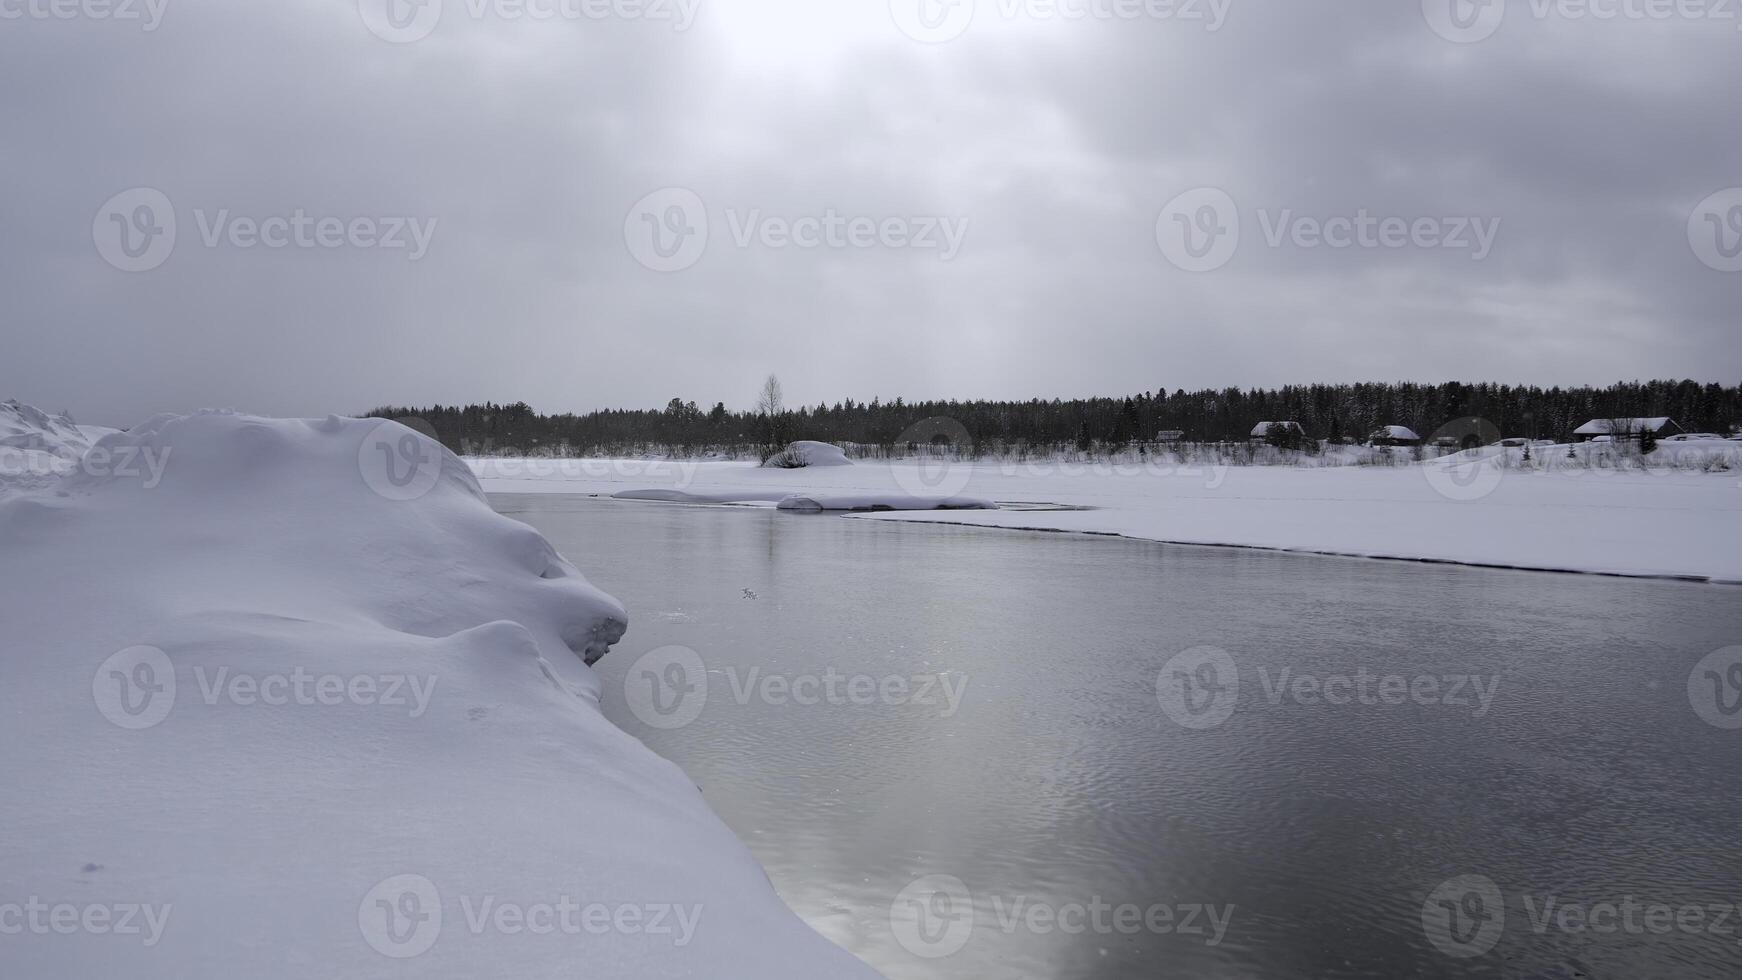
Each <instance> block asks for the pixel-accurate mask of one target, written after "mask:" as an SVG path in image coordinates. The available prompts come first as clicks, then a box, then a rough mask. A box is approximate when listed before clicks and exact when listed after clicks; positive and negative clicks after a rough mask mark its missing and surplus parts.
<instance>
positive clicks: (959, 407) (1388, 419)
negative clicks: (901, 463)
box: [369, 378, 1742, 455]
mask: <svg viewBox="0 0 1742 980" xmlns="http://www.w3.org/2000/svg"><path fill="white" fill-rule="evenodd" d="M769 382H770V384H769V385H765V386H764V388H763V390H762V392H760V393H759V395H758V397H757V402H758V408H756V409H750V410H733V409H730V408H727V407H726V405H725V404H724V403H721V404H716V405H714V406H713V407H712V408H711V409H704V408H702V407H700V406H698V405H697V404H696V403H695V402H693V401H685V400H683V399H681V398H673V399H672V400H671V401H670V402H669V403H668V404H667V405H666V407H665V408H664V409H663V410H637V409H616V410H606V411H596V412H588V413H587V414H585V415H571V414H564V415H540V414H539V413H538V412H536V411H534V410H533V408H532V407H531V406H530V405H527V404H525V403H524V402H516V403H514V404H510V405H497V404H483V405H467V406H464V407H461V406H456V405H433V406H429V407H426V408H411V407H399V406H384V407H382V408H378V409H375V410H374V411H372V412H370V413H369V414H370V415H371V416H373V417H380V418H397V419H405V418H408V417H409V418H417V419H421V420H423V421H424V422H425V423H427V424H428V426H429V427H431V428H433V430H434V433H435V435H436V437H437V438H438V439H440V440H441V442H442V443H443V444H444V445H446V446H447V447H448V448H450V449H453V450H454V451H456V452H459V453H462V454H469V455H489V454H492V453H504V454H509V453H512V454H538V455H545V454H551V455H591V454H596V453H610V452H622V451H633V450H674V451H679V452H701V451H708V450H720V451H726V452H735V451H741V450H743V449H745V448H747V447H765V446H771V445H783V444H784V443H785V442H788V441H790V440H794V439H815V440H819V441H822V442H832V443H837V444H849V443H853V444H859V445H861V446H865V447H882V448H883V449H884V450H885V451H899V450H901V449H903V448H907V444H909V443H915V442H937V441H941V439H940V437H946V438H948V439H949V441H950V442H951V443H952V444H954V443H959V442H961V441H962V439H963V434H964V433H965V437H966V439H967V440H968V441H969V442H970V443H971V445H970V446H958V447H957V448H959V449H964V450H968V451H972V452H980V453H999V452H1006V451H1013V450H1014V451H1022V450H1029V449H1048V448H1054V447H1074V448H1077V449H1081V450H1089V449H1092V448H1094V447H1097V446H1099V447H1108V446H1123V445H1127V444H1130V443H1134V442H1135V443H1139V444H1141V443H1148V442H1152V441H1154V440H1156V438H1157V435H1158V434H1159V433H1163V432H1180V433H1183V434H1184V435H1183V438H1184V440H1185V441H1189V442H1231V441H1242V440H1245V439H1247V438H1248V437H1249V435H1250V434H1251V432H1252V430H1253V428H1254V427H1255V426H1257V425H1258V424H1259V423H1260V422H1273V421H1294V422H1299V423H1300V424H1301V426H1302V427H1304V429H1305V430H1306V434H1307V435H1308V436H1309V437H1310V438H1312V439H1322V440H1328V441H1330V442H1332V443H1342V442H1360V441H1364V440H1365V439H1366V438H1367V436H1368V434H1369V433H1371V432H1372V431H1373V430H1374V429H1376V428H1377V427H1379V426H1381V425H1402V426H1408V427H1409V428H1411V429H1413V430H1415V431H1416V432H1417V433H1418V434H1420V435H1421V436H1423V437H1424V438H1430V439H1431V438H1432V437H1433V436H1434V435H1435V434H1436V433H1438V432H1441V431H1449V430H1448V429H1447V427H1457V426H1458V425H1459V424H1460V420H1466V419H1471V418H1476V419H1482V420H1485V422H1486V423H1488V424H1487V425H1484V426H1483V429H1484V431H1494V432H1498V433H1499V434H1501V435H1505V436H1524V437H1531V438H1544V439H1557V440H1562V439H1567V438H1569V437H1570V435H1571V433H1572V430H1573V429H1574V428H1576V427H1577V426H1579V425H1581V424H1583V423H1584V422H1586V421H1587V420H1590V419H1597V418H1626V417H1635V416H1662V415H1667V416H1669V417H1671V418H1673V419H1675V420H1676V421H1677V422H1678V423H1680V425H1681V427H1682V428H1683V429H1684V430H1686V431H1688V432H1717V433H1729V432H1730V431H1731V430H1732V428H1733V427H1735V426H1736V425H1738V424H1742V386H1739V385H1732V386H1728V387H1726V386H1723V385H1717V384H1704V385H1702V384H1698V383H1695V382H1693V381H1647V382H1637V381H1634V382H1622V383H1618V384H1614V385H1610V386H1609V387H1607V388H1590V387H1581V388H1558V387H1557V388H1546V389H1545V388H1535V387H1517V386H1512V385H1499V384H1462V383H1459V382H1448V383H1446V384H1439V385H1428V384H1411V383H1393V384H1384V383H1379V384H1341V385H1291V386H1288V387H1284V388H1281V389H1251V390H1241V389H1238V388H1225V389H1221V390H1216V391H1209V390H1206V391H1193V392H1188V391H1175V392H1173V393H1172V394H1168V393H1166V392H1165V391H1159V392H1144V393H1141V394H1136V395H1131V396H1128V397H1123V398H1087V399H1070V400H1062V399H1056V398H1055V399H1050V400H1043V399H1032V400H1030V401H921V402H906V401H903V400H902V399H900V398H897V399H895V400H894V401H889V402H884V401H880V400H878V399H875V398H874V399H872V400H871V401H869V402H856V401H853V400H852V399H850V398H849V399H843V400H842V401H839V402H836V403H835V404H834V405H814V406H800V407H797V408H788V407H786V406H784V405H783V404H782V403H781V400H780V391H779V384H778V382H777V381H776V380H775V379H773V378H770V379H769ZM770 386H772V390H770ZM771 405H772V406H773V407H774V411H773V412H770V411H768V409H769V407H770V406H771ZM935 419H948V420H953V423H954V424H946V425H943V426H940V425H939V424H937V423H935V422H933V423H928V422H927V420H935ZM958 426H959V427H958Z"/></svg>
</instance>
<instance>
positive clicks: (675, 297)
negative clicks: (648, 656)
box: [0, 0, 1742, 424]
mask: <svg viewBox="0 0 1742 980" xmlns="http://www.w3.org/2000/svg"><path fill="white" fill-rule="evenodd" d="M1594 2H1595V9H1592V8H1589V7H1585V6H1581V5H1575V4H1571V3H1569V4H1568V5H1566V6H1564V7H1563V6H1545V3H1546V0H1511V2H1510V4H1509V5H1508V4H1506V3H1504V2H1503V0H1494V2H1493V3H1491V4H1490V5H1489V6H1486V7H1481V6H1472V5H1470V4H1469V3H1468V2H1467V0H1426V3H1425V5H1424V4H1422V3H1418V2H1417V0H1348V2H1334V3H1333V2H1316V0H1314V2H1306V0H1215V2H1214V3H1212V2H1211V0H1180V2H1178V3H1176V4H1171V5H1170V4H1169V3H1167V2H1166V0H1154V2H1153V3H1146V2H1142V0H1056V3H1055V2H1054V0H1032V2H1027V3H1023V2H1019V0H979V2H978V3H977V4H976V3H974V2H973V0H957V2H956V3H955V5H953V6H952V5H950V4H949V3H947V2H944V0H893V2H891V0H424V2H423V5H422V6H418V5H416V4H414V3H412V2H410V0H362V2H361V3H359V0H274V2H271V3H264V2H247V3H242V2H237V0H0V85H3V86H4V91H5V92H6V93H7V95H6V98H5V99H4V101H3V102H0V166H3V172H4V176H5V190H4V192H3V194H0V227H3V228H4V231H5V234H4V237H3V239H0V296H3V297H4V298H3V300H0V302H3V303H4V313H3V316H0V341H3V343H0V397H5V396H11V397H18V398H22V399H24V400H26V401H30V402H34V403H38V404H40V405H42V407H45V408H49V409H54V410H58V409H70V410H72V411H73V412H74V414H75V415H78V416H80V417H81V419H82V420H84V421H91V422H107V423H112V424H125V423H128V422H131V421H134V420H136V419H138V418H140V417H143V416H145V415H148V414H151V413H153V412H157V411H164V410H186V409H192V408H196V407H201V406H231V407H236V408H241V409H245V410H250V411H255V412H262V413H272V414H296V415H319V414H325V413H327V412H340V413H345V412H360V411H363V410H366V409H368V408H371V407H373V406H375V405H378V404H381V403H397V404H405V403H411V404H418V405H423V404H428V403H432V402H444V403H455V402H467V401H481V400H486V399H492V400H498V401H511V400H516V399H521V400H525V401H527V402H529V403H531V404H532V405H533V406H534V407H536V408H538V409H540V410H542V411H571V410H572V411H584V410H588V409H592V408H598V407H615V406H636V407H650V406H659V405H663V404H664V403H665V402H666V401H667V400H668V399H670V398H671V397H674V396H679V397H682V398H684V399H686V400H688V399H694V400H696V401H698V402H701V403H703V404H704V405H707V404H711V403H712V402H714V401H719V400H723V401H725V402H726V403H727V404H728V405H731V406H733V407H748V406H749V404H750V402H751V400H752V399H753V397H754V395H755V390H756V388H757V386H758V384H759V382H760V380H761V379H762V377H763V376H765V375H766V374H768V373H769V372H771V371H773V372H778V373H779V374H780V376H781V378H782V379H783V381H784V382H785V387H786V392H787V397H788V401H789V403H797V402H805V403H814V402H816V401H819V400H824V399H826V400H828V401H831V402H833V401H836V400H839V399H840V398H841V397H843V396H851V397H854V398H857V399H865V400H868V399H870V398H871V397H872V396H881V397H883V398H884V399H886V400H887V399H890V398H893V397H895V396H896V395H902V396H905V397H907V398H909V399H913V398H920V397H957V398H972V397H1018V398H1027V397H1034V396H1040V397H1052V396H1064V397H1069V396H1074V395H1088V394H1124V393H1133V392H1136V391H1140V390H1153V389H1155V388H1158V387H1166V388H1169V389H1172V388H1179V387H1184V388H1197V387H1206V386H1216V387H1220V386H1226V385H1239V386H1255V385H1278V384H1284V383H1292V382H1312V381H1351V380H1395V379H1401V378H1408V379H1419V380H1445V379H1452V378H1457V379H1465V380H1480V379H1492V380H1503V381H1510V382H1529V383H1540V384H1545V385H1546V384H1582V383H1596V384H1604V383H1608V382H1610V381H1613V380H1617V379H1620V378H1635V377H1639V378H1644V377H1665V376H1669V377H1692V378H1695V379H1699V380H1702V381H1723V382H1725V383H1731V384H1734V383H1736V382H1737V381H1738V380H1742V271H1735V270H1736V269H1738V268H1739V267H1742V191H1732V192H1731V193H1729V194H1725V193H1723V192H1725V191H1726V190H1727V189H1732V188H1737V187H1742V126H1739V125H1738V119H1739V118H1742V117H1739V115H1738V111H1739V110H1738V103H1737V99H1738V94H1739V93H1742V3H1738V2H1734V0H1727V2H1724V3H1720V0H1710V5H1709V6H1695V5H1694V0H1683V2H1684V4H1686V5H1685V6H1683V7H1682V8H1679V9H1678V8H1676V7H1675V6H1674V4H1669V5H1667V6H1665V5H1664V3H1663V0H1594ZM112 4H119V5H121V6H120V7H119V8H115V9H112V7H111V5H112ZM1598 12H1605V13H1613V14H1615V15H1616V16H1613V17H1608V18H1599V17H1598V16H1597V13H1598ZM1064 13H1074V14H1081V15H1082V16H1080V17H1069V18H1067V17H1065V16H1062V15H1063V14H1064ZM534 14H540V15H543V16H534ZM105 15H106V16H105ZM1663 15H1667V16H1663ZM1714 195H1716V196H1714ZM1339 218H1340V219H1343V220H1342V221H1338V220H1336V219H1339ZM273 219H277V220H273ZM268 243H271V244H268ZM1333 243H1334V244H1333ZM1339 246H1340V247H1339Z"/></svg>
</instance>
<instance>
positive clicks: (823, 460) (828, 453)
mask: <svg viewBox="0 0 1742 980" xmlns="http://www.w3.org/2000/svg"><path fill="white" fill-rule="evenodd" d="M762 465H764V466H772V467H775V468H776V469H799V468H801V467H806V466H852V465H853V461H852V460H850V459H848V458H847V452H846V450H844V449H842V448H841V447H840V446H834V445H830V444H829V443H826V442H812V441H810V440H808V439H801V440H799V441H798V442H795V443H793V444H792V445H790V446H787V447H786V448H785V449H783V450H781V451H780V452H778V453H776V454H774V455H773V456H771V457H769V459H768V462H766V463H763V464H762Z"/></svg>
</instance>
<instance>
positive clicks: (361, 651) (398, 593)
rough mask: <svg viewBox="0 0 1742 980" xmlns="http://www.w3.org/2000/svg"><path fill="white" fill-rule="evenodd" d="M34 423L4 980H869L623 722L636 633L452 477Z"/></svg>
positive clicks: (467, 478)
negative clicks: (87, 433) (618, 648)
mask: <svg viewBox="0 0 1742 980" xmlns="http://www.w3.org/2000/svg"><path fill="white" fill-rule="evenodd" d="M15 414H20V417H23V416H22V414H21V413H15ZM32 418H33V419H34V418H35V417H34V416H32ZM45 418H46V417H45ZM40 422H42V420H41V419H37V420H36V421H33V422H31V423H30V424H31V425H34V426H36V427H37V428H39V429H44V431H46V432H48V437H47V438H46V439H45V440H41V441H30V440H20V443H21V444H22V443H23V442H27V441H29V442H30V446H29V447H28V449H27V450H26V449H21V448H19V447H14V450H15V451H14V453H13V456H12V459H13V460H14V461H15V462H21V463H27V464H29V465H31V466H36V465H37V464H42V468H43V470H44V471H43V472H35V471H32V472H25V473H19V474H13V475H12V476H10V477H7V478H4V479H0V623H4V624H5V631H4V638H3V640H0V669H4V671H5V683H4V684H0V743H3V744H4V745H5V746H6V749H7V751H6V752H5V753H4V754H3V755H0V785H4V786H5V787H6V789H5V792H4V794H0V824H3V825H4V826H5V828H6V833H5V834H4V835H0V882H4V883H5V884H4V893H3V894H0V911H3V912H4V913H5V914H6V916H7V918H6V919H5V921H6V923H7V925H8V932H9V934H8V935H6V936H4V937H0V974H3V975H5V976H9V977H10V976H19V977H108V976H123V975H125V976H129V977H142V978H164V980H169V978H175V980H182V978H187V977H218V976H224V977H251V978H272V977H286V978H289V977H296V978H299V980H300V978H304V977H309V976H332V977H341V976H342V977H356V978H368V977H405V976H418V977H452V978H467V980H470V978H474V977H485V976H514V977H530V976H559V975H585V976H596V977H611V978H634V980H641V978H650V977H653V978H657V977H669V978H676V977H697V976H707V977H745V978H751V977H754V978H758V980H762V978H770V977H794V978H799V977H803V978H807V980H808V978H813V977H869V976H872V975H873V974H872V973H871V971H870V970H869V969H868V968H866V967H864V966H863V965H861V964H860V963H859V962H858V961H856V960H854V959H853V958H852V957H850V956H848V955H847V954H845V953H844V952H842V951H840V950H839V949H837V948H836V947H834V946H832V945H830V944H829V943H827V942H825V941H824V940H823V939H821V938H820V937H819V936H817V935H816V934H815V933H814V932H812V931H811V930H810V929H809V928H808V927H806V926H805V925H804V924H803V923H802V922H801V921H800V920H799V919H798V918H796V917H795V916H794V915H793V914H792V913H791V912H790V911H789V910H788V909H787V908H786V907H785V906H784V905H783V904H782V903H781V902H780V900H779V898H778V897H777V896H776V895H775V893H774V891H773V889H772V887H771V886H770V885H769V883H768V880H767V878H766V877H765V876H764V875H763V874H762V872H761V870H760V868H758V866H757V865H756V863H755V861H754V860H753V859H752V858H751V856H750V854H749V852H748V851H747V850H746V849H745V848H744V847H743V845H742V844H741V843H740V842H739V841H738V840H737V838H736V837H734V836H733V834H732V833H731V832H730V831H729V830H728V829H727V828H726V827H725V825H724V824H722V823H721V822H720V821H719V820H718V818H717V817H715V815H714V814H713V813H712V811H711V810H710V809H709V807H708V805H707V803H706V801H705V800H704V799H703V797H702V795H701V793H700V792H699V791H698V790H697V789H696V787H695V786H694V785H693V784H692V783H691V782H690V781H689V780H688V779H687V778H686V777H685V776H684V774H683V773H682V772H680V771H679V770H678V769H677V768H676V767H675V766H673V765H671V764H669V763H667V762H665V761H663V760H661V759H660V758H658V757H657V756H655V755H654V754H653V753H652V752H650V751H648V750H647V749H646V748H645V747H644V746H642V744H641V743H640V742H639V741H637V740H636V739H634V738H632V737H630V736H629V735H627V734H625V733H624V732H622V731H621V730H619V729H617V728H616V727H615V726H613V725H612V724H610V723H609V722H608V721H606V720H605V718H604V717H603V716H602V715H601V714H600V712H599V708H598V703H597V699H598V689H597V681H596V680H595V677H594V675H593V672H592V670H591V669H590V668H588V667H587V666H586V665H585V664H584V663H583V660H591V659H593V658H596V657H598V656H600V655H602V654H604V653H605V652H606V650H607V649H608V647H609V646H610V645H611V644H612V643H613V642H615V641H616V640H617V639H618V638H619V637H620V636H621V635H622V634H623V629H624V623H625V621H626V619H627V615H626V613H625V611H624V610H623V608H622V607H621V606H620V605H619V604H618V603H617V601H616V600H614V599H612V598H611V597H610V596H608V595H606V594H605V593H604V592H602V591H600V590H599V589H597V588H595V587H594V586H593V585H591V584H589V583H588V582H587V581H586V580H585V579H583V578H582V577H581V576H580V574H579V573H578V572H577V571H576V570H575V567H574V566H573V565H572V564H570V563H569V562H568V561H566V560H565V559H564V558H563V557H562V556H560V555H558V554H557V553H556V552H555V551H554V550H553V549H552V548H551V546H550V545H549V544H548V543H547V542H546V541H545V540H544V538H543V537H542V536H540V535H539V534H538V533H536V532H534V531H533V530H532V529H530V528H528V527H526V526H524V525H522V524H519V523H517V522H515V521H512V520H509V519H507V518H504V517H501V516H499V515H497V514H495V513H494V512H493V511H491V510H490V508H489V506H488V504H487V503H486V502H485V500H484V498H483V495H482V493H481V492H480V490H479V487H478V485H477V483H476V481H475V480H474V479H473V476H472V474H471V473H470V472H469V471H468V470H467V468H466V467H465V466H464V465H462V464H461V463H460V462H459V461H458V460H457V459H456V458H455V457H453V456H452V455H450V454H448V453H446V451H445V450H441V449H440V447H438V446H436V445H435V444H434V443H431V442H429V441H427V440H424V439H422V437H420V436H417V435H415V434H414V433H412V432H411V431H410V430H408V429H404V428H401V427H399V426H398V425H397V424H394V423H385V424H384V423H380V422H377V421H356V420H341V419H336V418H334V419H328V420H325V421H282V420H266V419H258V418H250V417H246V416H239V415H232V414H202V415H195V416H187V417H169V416H165V417H160V418H156V419H152V420H150V421H148V422H146V423H143V424H141V425H139V426H137V427H135V428H134V429H133V430H131V431H130V432H127V433H116V434H111V435H107V436H104V435H102V434H101V433H96V435H98V436H99V438H98V439H97V441H96V443H95V445H93V446H90V447H89V448H88V450H87V451H85V452H84V453H83V454H82V455H78V454H72V453H68V452H65V451H63V450H64V449H65V446H63V445H61V443H70V442H73V441H76V440H77V439H80V438H84V437H83V436H82V435H81V434H80V433H78V432H76V431H75V430H71V429H68V428H66V427H65V426H63V425H59V424H53V425H47V426H46V428H44V426H43V425H39V424H38V423H40ZM50 430H52V431H50ZM18 434H19V433H14V435H18ZM26 451H28V452H29V453H30V454H32V456H31V457H30V459H28V460H26V459H25V457H24V456H23V453H24V452H26ZM69 455H77V456H78V458H77V461H76V462H71V463H70V464H69V460H68V456H69ZM50 457H52V458H53V460H54V462H53V464H52V466H50V465H48V464H47V463H46V462H45V461H46V460H48V459H49V458H50ZM12 926H18V928H17V929H13V928H11V927H12Z"/></svg>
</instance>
